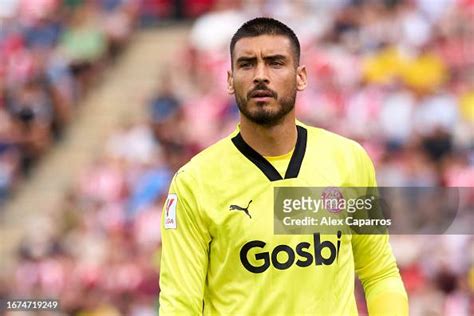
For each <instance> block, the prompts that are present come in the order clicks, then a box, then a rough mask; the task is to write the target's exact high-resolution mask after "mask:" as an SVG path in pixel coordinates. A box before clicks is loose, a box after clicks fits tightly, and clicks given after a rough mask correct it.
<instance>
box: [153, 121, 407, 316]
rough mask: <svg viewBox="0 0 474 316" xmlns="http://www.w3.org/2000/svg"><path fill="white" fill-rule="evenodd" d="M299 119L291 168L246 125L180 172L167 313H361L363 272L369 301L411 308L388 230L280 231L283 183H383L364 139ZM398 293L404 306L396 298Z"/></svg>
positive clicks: (164, 271)
mask: <svg viewBox="0 0 474 316" xmlns="http://www.w3.org/2000/svg"><path fill="white" fill-rule="evenodd" d="M297 124H298V125H297V131H298V138H297V143H296V146H295V148H294V150H293V153H292V155H291V159H290V161H289V163H288V167H287V169H286V172H285V174H284V176H282V175H281V174H280V173H279V172H278V171H277V170H276V169H275V167H273V165H272V164H271V163H269V162H268V161H267V160H266V159H265V158H264V157H262V156H261V155H259V154H258V153H257V152H256V151H254V150H253V149H252V148H251V147H250V146H249V145H247V144H246V143H245V141H244V140H243V138H242V137H241V136H240V133H239V131H238V129H237V130H236V131H234V133H232V134H231V135H230V136H228V137H227V138H224V139H223V140H221V141H219V142H218V143H216V144H214V145H212V146H211V147H209V148H207V149H205V150H204V151H203V152H201V153H200V154H198V155H197V156H195V157H194V158H193V159H192V160H191V161H190V162H188V163H187V164H186V165H185V166H183V167H182V168H181V169H180V170H179V171H178V172H177V173H176V175H175V177H174V178H173V181H172V183H171V187H170V194H169V196H168V199H167V201H166V202H165V206H164V209H163V220H162V226H163V227H162V234H163V238H162V242H163V243H162V258H161V268H160V269H161V270H160V288H161V293H160V310H159V312H160V316H166V315H272V316H276V315H285V316H288V315H356V314H357V306H356V302H355V298H354V277H355V274H354V273H357V275H358V276H359V278H360V279H361V282H362V284H363V286H364V290H365V295H366V299H367V301H368V305H369V310H372V311H376V310H377V306H375V307H374V305H376V304H380V302H379V303H376V302H377V299H378V298H382V304H388V306H389V309H388V310H389V311H391V312H393V314H394V315H395V314H397V315H398V314H404V313H405V312H404V311H405V306H404V305H406V293H405V289H404V287H403V283H402V281H401V278H400V275H399V271H398V268H397V265H396V262H395V259H394V257H393V254H392V251H391V248H390V245H389V243H388V236H387V235H344V234H343V235H342V236H340V235H339V236H337V235H336V234H334V235H329V234H326V235H319V234H314V235H276V234H274V231H273V223H274V217H273V216H274V214H273V191H274V187H278V186H286V187H288V186H298V187H304V186H311V187H337V186H339V187H343V186H346V187H357V186H359V187H370V186H375V185H376V181H375V174H374V168H373V165H372V162H371V160H370V158H369V157H368V156H367V154H366V152H365V151H364V150H363V149H362V147H361V146H360V145H359V144H357V143H356V142H354V141H351V140H349V139H346V138H344V137H341V136H338V135H336V134H333V133H330V132H328V131H325V130H323V129H318V128H313V127H309V126H305V125H303V124H301V123H299V122H298V123H297ZM279 169H280V168H279ZM329 243H330V244H331V246H328V245H329ZM336 245H337V246H336ZM334 251H335V252H337V253H334V254H333V253H332V252H334ZM335 257H337V260H334V258H335ZM387 293H388V296H387ZM391 294H394V295H395V296H397V297H398V298H399V300H398V301H396V300H395V301H394V302H397V304H398V303H399V302H401V304H398V305H402V306H393V307H390V298H391V297H392V295H391ZM371 302H372V303H373V304H372V305H373V306H372V307H371ZM397 304H395V305H397ZM379 310H380V309H379ZM375 313H377V312H374V314H375Z"/></svg>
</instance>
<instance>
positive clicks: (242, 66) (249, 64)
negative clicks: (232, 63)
mask: <svg viewBox="0 0 474 316" xmlns="http://www.w3.org/2000/svg"><path fill="white" fill-rule="evenodd" d="M250 67H252V64H251V63H241V64H240V68H250Z"/></svg>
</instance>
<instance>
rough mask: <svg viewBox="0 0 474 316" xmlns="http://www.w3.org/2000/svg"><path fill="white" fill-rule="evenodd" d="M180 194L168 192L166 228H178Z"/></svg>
mask: <svg viewBox="0 0 474 316" xmlns="http://www.w3.org/2000/svg"><path fill="white" fill-rule="evenodd" d="M177 204H178V196H177V195H176V194H174V193H171V194H168V198H167V199H166V202H165V210H164V211H165V229H176V205H177Z"/></svg>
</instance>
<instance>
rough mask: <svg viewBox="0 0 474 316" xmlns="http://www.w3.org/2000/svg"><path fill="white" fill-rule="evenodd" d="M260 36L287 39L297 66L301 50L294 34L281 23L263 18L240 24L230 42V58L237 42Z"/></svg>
mask: <svg viewBox="0 0 474 316" xmlns="http://www.w3.org/2000/svg"><path fill="white" fill-rule="evenodd" d="M260 35H282V36H286V37H287V38H289V39H290V42H291V46H292V48H293V51H294V57H295V63H296V65H298V64H299V62H300V51H301V48H300V42H299V41H298V37H296V35H295V32H293V30H292V29H290V28H289V27H288V26H286V25H285V24H283V23H282V22H280V21H278V20H275V19H272V18H265V17H259V18H255V19H252V20H250V21H247V22H245V23H244V24H242V26H241V27H240V28H239V29H238V30H237V32H235V34H234V36H232V40H231V41H230V57H231V58H232V59H233V57H234V47H235V44H236V43H237V41H238V40H240V39H241V38H244V37H256V36H260Z"/></svg>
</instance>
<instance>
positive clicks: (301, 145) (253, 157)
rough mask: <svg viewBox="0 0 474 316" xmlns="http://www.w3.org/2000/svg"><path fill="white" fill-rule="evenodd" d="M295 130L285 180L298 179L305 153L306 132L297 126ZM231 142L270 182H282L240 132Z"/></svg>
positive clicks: (268, 163) (273, 168)
mask: <svg viewBox="0 0 474 316" xmlns="http://www.w3.org/2000/svg"><path fill="white" fill-rule="evenodd" d="M296 130H297V132H298V137H297V140H296V146H295V150H294V151H293V155H292V156H291V159H290V163H289V164H288V168H287V169H286V173H285V179H291V178H296V177H298V174H299V172H300V169H301V164H302V163H303V158H304V154H305V152H306V142H307V138H308V136H307V134H308V133H307V131H306V129H305V128H304V127H302V126H299V125H297V126H296ZM232 142H233V143H234V145H235V147H237V149H238V150H239V151H240V152H241V153H242V155H244V156H245V157H247V159H248V160H250V161H251V162H252V163H253V164H254V165H256V166H257V167H258V168H259V169H260V170H261V171H262V172H263V173H264V174H265V176H266V177H267V178H268V180H270V181H278V180H283V178H282V177H281V175H280V173H278V171H277V170H276V169H275V167H273V165H272V164H271V163H270V162H268V160H266V159H265V158H263V156H262V155H260V154H259V153H258V152H256V151H255V150H254V149H253V148H252V147H250V146H249V145H248V144H247V143H246V142H245V141H244V139H243V138H242V135H240V132H239V133H238V134H237V135H236V136H234V137H233V138H232Z"/></svg>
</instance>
